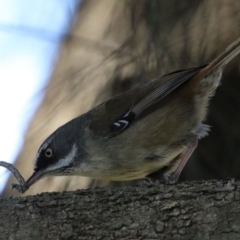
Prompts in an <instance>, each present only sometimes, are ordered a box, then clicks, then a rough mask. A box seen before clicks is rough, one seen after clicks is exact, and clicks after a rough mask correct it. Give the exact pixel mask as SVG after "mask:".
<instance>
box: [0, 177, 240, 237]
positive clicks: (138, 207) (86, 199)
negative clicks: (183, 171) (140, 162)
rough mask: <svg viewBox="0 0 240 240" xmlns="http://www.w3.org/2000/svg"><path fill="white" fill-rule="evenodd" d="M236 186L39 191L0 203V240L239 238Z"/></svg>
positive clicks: (191, 184) (238, 185) (239, 192)
mask: <svg viewBox="0 0 240 240" xmlns="http://www.w3.org/2000/svg"><path fill="white" fill-rule="evenodd" d="M239 199H240V182H235V181H234V180H228V181H206V182H204V181H202V182H184V183H179V184H177V185H168V184H162V183H159V184H157V183H151V184H149V183H148V184H147V183H143V184H141V185H138V186H130V187H125V188H114V189H110V188H106V189H104V188H102V189H100V188H98V189H89V190H78V191H75V192H58V193H42V194H40V195H35V196H27V197H17V198H2V199H0V215H1V216H2V217H1V219H0V236H1V239H171V240H172V239H178V240H181V239H184V240H186V239H195V240H196V239H201V240H203V239H218V240H219V239H239V236H240V228H239V225H240V217H239V212H240V205H239Z"/></svg>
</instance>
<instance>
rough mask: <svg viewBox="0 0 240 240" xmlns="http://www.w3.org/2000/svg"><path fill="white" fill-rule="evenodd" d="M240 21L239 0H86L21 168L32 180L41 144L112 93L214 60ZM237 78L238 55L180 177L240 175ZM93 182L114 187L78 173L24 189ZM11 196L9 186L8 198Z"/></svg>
mask: <svg viewBox="0 0 240 240" xmlns="http://www.w3.org/2000/svg"><path fill="white" fill-rule="evenodd" d="M239 22H240V4H239V2H238V1H236V0H228V1H225V0H218V1H216V0H182V1H179V0H173V1H165V0H121V1H119V0H85V1H82V4H81V5H80V6H79V9H78V11H77V12H76V17H75V19H74V21H73V23H72V26H71V29H70V30H69V34H68V35H67V36H66V37H65V39H64V40H63V43H62V46H61V49H60V51H59V56H58V59H57V61H56V65H55V68H54V71H53V73H52V76H51V78H50V80H49V83H48V85H47V86H46V89H44V93H45V97H44V100H43V101H42V104H41V106H40V107H39V109H38V110H37V111H36V114H35V115H34V117H33V119H32V121H31V123H30V125H29V127H28V130H27V132H26V135H25V141H24V145H23V147H22V149H21V151H20V153H19V155H18V157H17V159H16V164H15V165H16V167H17V168H18V169H19V171H20V172H21V173H22V174H23V176H24V177H25V178H28V177H29V176H30V175H31V173H32V171H33V164H32V162H33V160H34V158H35V154H36V152H37V150H38V148H39V146H40V145H41V143H42V141H43V140H44V139H45V138H46V137H48V135H49V134H51V133H52V132H53V131H54V130H55V129H56V128H58V127H59V126H61V125H62V124H64V123H65V122H67V121H69V120H71V119H72V118H74V117H76V116H78V115H80V114H82V113H84V112H86V111H88V110H89V109H91V108H92V107H93V106H95V105H97V104H98V103H100V102H102V101H104V100H106V99H108V98H109V97H112V96H114V95H116V94H118V93H120V92H122V91H125V90H128V89H130V88H132V87H134V86H136V85H139V84H142V83H145V82H147V81H149V80H151V79H153V78H155V77H157V76H159V75H163V74H166V73H169V72H170V71H174V70H177V69H181V68H189V67H195V66H198V65H201V64H204V63H206V62H209V61H210V60H211V59H213V58H214V57H216V56H217V55H218V54H219V53H220V52H221V51H223V50H224V49H225V48H226V47H227V46H228V45H229V44H230V43H231V42H233V41H234V40H235V39H236V38H238V37H239V35H240V24H239ZM239 78H240V75H239V57H238V58H236V59H235V61H233V62H232V63H231V64H229V65H228V67H227V69H226V71H225V72H224V75H223V80H222V86H220V87H219V89H218V90H217V93H216V96H215V97H214V98H213V100H212V101H211V105H210V109H209V113H210V114H209V117H208V121H207V124H209V125H211V126H213V127H212V129H211V132H210V136H209V137H207V138H206V139H203V140H201V141H200V143H199V146H198V148H197V150H196V151H195V153H194V155H193V157H192V158H191V160H190V161H189V163H188V164H187V165H186V168H185V169H184V171H183V174H182V176H181V177H182V179H185V180H186V179H187V180H196V179H209V178H210V179H211V178H226V177H229V176H234V177H240V170H239V169H240V168H239V162H240V161H239V156H240V153H239V144H240V134H239V133H240V124H239V123H240V114H239V109H240V101H239V99H240V98H239V89H240V81H239ZM133 147H134V146H133ZM3 160H4V159H3ZM13 181H14V180H13V179H12V178H10V179H9V181H8V185H9V183H10V182H13ZM90 183H91V186H94V185H97V186H103V185H107V184H110V183H104V182H96V181H94V182H92V181H91V180H89V179H86V178H81V177H59V178H46V179H44V180H43V181H40V182H38V183H36V185H35V187H34V188H32V189H30V190H29V191H28V192H27V193H26V194H36V193H38V192H41V191H63V190H74V189H78V188H86V187H88V186H89V184H90ZM114 184H115V183H114ZM11 194H12V193H11V192H9V191H8V188H6V189H5V191H4V193H3V196H10V195H11Z"/></svg>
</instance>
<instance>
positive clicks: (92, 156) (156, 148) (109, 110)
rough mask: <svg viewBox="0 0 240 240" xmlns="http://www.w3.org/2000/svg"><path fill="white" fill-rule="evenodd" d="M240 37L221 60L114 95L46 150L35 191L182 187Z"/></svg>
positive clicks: (39, 157) (37, 164)
mask: <svg viewBox="0 0 240 240" xmlns="http://www.w3.org/2000/svg"><path fill="white" fill-rule="evenodd" d="M239 52H240V38H238V39H237V40H236V41H235V42H233V43H232V44H231V45H230V46H229V47H227V48H226V49H225V51H223V52H222V53H221V54H220V55H219V56H218V57H217V58H215V59H214V60H213V61H211V62H210V63H208V64H204V65H201V66H199V67H194V68H189V69H184V70H178V71H174V72H171V73H169V74H167V75H164V76H162V77H158V78H156V79H154V80H152V81H150V82H148V83H147V84H144V85H141V86H138V87H136V88H134V89H132V90H129V91H127V92H123V93H121V94H119V95H117V96H114V97H112V98H110V99H108V100H107V101H105V102H103V103H101V104H99V105H98V106H96V107H94V108H92V109H91V110H89V111H88V112H86V113H84V114H82V115H80V116H78V117H76V118H74V119H72V120H71V121H69V122H67V123H66V124H64V125H62V126H61V127H59V128H58V129H57V130H56V131H54V132H53V133H52V134H51V135H50V136H49V137H47V139H46V140H45V141H44V142H43V143H42V145H41V146H40V148H39V150H38V152H37V154H36V158H35V161H34V170H33V173H32V175H31V176H30V177H29V179H28V180H27V181H26V185H27V186H28V187H30V186H32V185H33V184H34V183H36V182H37V181H39V180H40V179H42V178H43V177H47V176H69V175H78V176H85V177H90V178H93V179H100V180H111V181H130V180H135V179H146V178H149V179H164V180H166V181H170V182H176V181H177V180H178V178H179V176H180V174H181V172H182V169H183V168H184V166H185V164H186V163H187V161H188V159H189V158H190V156H191V155H192V153H193V152H194V150H195V149H196V147H197V145H198V140H199V139H201V138H204V137H206V136H207V135H208V133H209V129H210V127H209V126H208V125H207V124H205V123H204V122H205V120H206V116H207V112H208V105H209V101H210V99H211V97H212V96H213V95H214V93H215V90H216V88H217V87H218V85H219V83H220V80H221V77H222V72H223V70H224V67H225V66H226V64H227V63H228V62H229V61H230V60H232V59H233V58H234V57H235V56H236V55H238V54H239Z"/></svg>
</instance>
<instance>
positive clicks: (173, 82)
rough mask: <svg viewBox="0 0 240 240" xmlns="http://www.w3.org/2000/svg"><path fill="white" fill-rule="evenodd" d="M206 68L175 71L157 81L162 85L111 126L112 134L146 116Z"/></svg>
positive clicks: (126, 111) (158, 85)
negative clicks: (148, 111)
mask: <svg viewBox="0 0 240 240" xmlns="http://www.w3.org/2000/svg"><path fill="white" fill-rule="evenodd" d="M205 66H206V65H204V66H201V67H197V68H191V69H186V70H180V71H175V72H172V73H170V74H167V75H165V76H162V77H161V78H159V79H157V80H155V81H159V82H160V84H156V86H157V87H156V88H154V89H153V90H152V91H151V92H150V93H149V94H147V95H146V96H145V97H143V98H142V99H141V100H140V101H138V102H137V103H136V104H134V105H133V106H132V107H131V108H129V109H127V110H125V112H123V114H122V115H120V116H119V117H118V118H117V119H116V120H115V121H114V122H113V123H112V124H111V126H110V133H115V134H113V135H114V136H115V135H116V134H118V133H120V132H122V131H123V130H125V129H126V128H128V127H129V126H130V125H131V123H132V122H133V121H134V120H135V119H137V118H138V117H139V116H141V115H142V114H144V113H145V112H146V111H147V110H148V109H149V108H151V107H153V106H154V105H156V104H157V103H159V102H160V101H161V100H162V99H164V98H165V97H166V96H168V95H169V94H170V93H171V92H173V91H174V90H175V89H177V88H178V87H179V86H180V85H182V84H183V83H184V82H186V81H187V80H189V79H191V78H192V77H193V76H194V75H195V74H197V73H198V72H199V71H200V70H201V69H202V68H203V67H205ZM136 94H137V93H136Z"/></svg>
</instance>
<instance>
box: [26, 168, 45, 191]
mask: <svg viewBox="0 0 240 240" xmlns="http://www.w3.org/2000/svg"><path fill="white" fill-rule="evenodd" d="M43 174H44V172H43V171H34V172H33V174H32V175H31V177H30V178H29V179H28V180H27V182H26V185H27V186H28V187H30V186H32V185H33V184H34V183H35V182H37V181H38V180H40V179H41V178H42V176H43Z"/></svg>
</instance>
